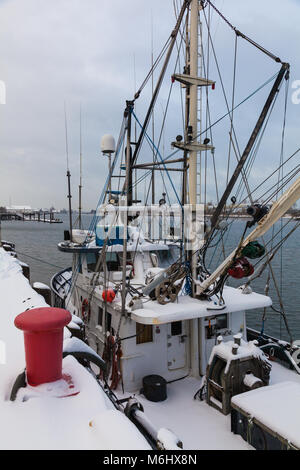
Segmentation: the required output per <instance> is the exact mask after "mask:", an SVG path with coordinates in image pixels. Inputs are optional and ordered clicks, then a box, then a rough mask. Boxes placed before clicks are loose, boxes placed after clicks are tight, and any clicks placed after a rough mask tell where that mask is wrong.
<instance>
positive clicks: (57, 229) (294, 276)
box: [2, 214, 300, 339]
mask: <svg viewBox="0 0 300 470" xmlns="http://www.w3.org/2000/svg"><path fill="white" fill-rule="evenodd" d="M59 218H61V219H62V220H63V223H62V224H52V225H50V224H44V223H38V222H21V221H12V222H2V239H4V240H5V239H6V240H8V241H11V242H13V243H15V244H16V251H17V253H18V257H19V259H20V260H22V261H24V262H26V263H28V264H29V266H30V271H31V281H32V282H34V281H41V282H44V283H46V284H48V285H49V283H50V279H51V277H52V276H53V274H55V273H56V272H57V271H59V270H60V269H63V268H65V267H67V266H71V256H70V255H68V254H66V253H62V252H59V251H58V249H57V243H58V242H60V241H62V240H63V234H64V230H67V229H68V216H67V215H64V214H62V215H59ZM91 220H92V215H84V216H83V223H84V228H89V225H90V222H91ZM286 222H287V219H283V221H282V222H279V223H278V224H276V227H275V233H276V232H277V231H278V230H279V229H280V228H281V223H282V224H283V225H284V224H285V223H286ZM294 224H295V222H294V221H291V222H290V223H289V224H288V226H287V227H286V228H285V229H284V230H283V233H284V234H285V233H287V232H288V231H289V230H290V229H291V228H292V227H293V225H294ZM244 226H245V222H244V221H242V220H237V221H235V222H234V223H233V224H232V225H231V227H230V230H228V232H227V233H226V235H225V237H224V241H225V248H226V254H229V252H231V251H232V249H234V248H235V247H236V246H237V243H238V242H239V240H240V237H241V234H242V231H243V228H244ZM269 238H270V235H269V236H266V237H265V241H267V240H268V239H269ZM276 240H278V241H279V238H277V239H276ZM275 244H276V241H275ZM212 253H214V257H213V260H212V262H211V264H210V258H211V254H212ZM220 256H221V254H220V250H219V249H214V248H212V249H211V250H210V251H209V253H208V256H207V267H210V269H212V268H213V266H214V265H216V264H217V263H218V261H219V260H221V258H220ZM33 258H34V259H33ZM47 263H50V264H47ZM209 264H210V266H209ZM272 266H273V270H274V273H275V276H276V279H277V281H278V287H279V290H280V292H281V294H282V298H283V302H284V307H285V311H286V313H287V317H288V322H289V325H290V329H291V330H292V333H293V336H294V339H300V232H299V229H297V230H296V231H295V232H294V233H293V234H292V235H291V236H290V238H289V239H288V240H287V242H286V243H285V244H284V248H283V250H282V253H280V252H279V253H278V254H277V255H276V257H275V259H273V261H272ZM267 272H268V271H267V270H266V271H265V273H264V274H263V275H262V277H260V278H259V279H257V280H255V281H254V282H253V284H252V286H253V287H254V288H255V290H256V291H257V292H260V293H264V288H265V283H266V278H267ZM230 284H231V285H240V284H241V281H239V282H236V281H230ZM270 295H271V297H272V299H273V305H274V307H275V308H276V309H278V310H279V302H278V298H277V294H276V291H275V289H274V284H273V282H272V281H271V284H270ZM261 315H262V312H261V311H258V312H257V311H252V312H251V313H248V318H247V321H248V325H249V326H251V327H253V328H256V329H259V330H260V328H261ZM265 331H266V332H267V333H269V334H273V335H275V336H276V337H281V338H282V339H288V336H287V334H286V330H285V326H284V324H283V321H282V320H281V316H280V315H278V314H276V313H275V312H273V311H272V310H271V309H268V310H267V320H266V325H265Z"/></svg>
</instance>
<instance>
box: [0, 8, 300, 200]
mask: <svg viewBox="0 0 300 470" xmlns="http://www.w3.org/2000/svg"><path fill="white" fill-rule="evenodd" d="M215 4H216V6H218V7H219V8H220V9H221V11H222V12H224V14H225V15H226V16H228V18H229V19H230V21H231V22H232V23H233V24H234V25H236V26H237V27H238V28H239V29H240V30H241V31H243V32H244V33H245V34H247V35H249V36H250V37H252V38H253V39H255V40H256V41H257V42H259V43H261V44H263V45H264V46H265V47H266V48H267V49H269V50H271V51H274V53H276V54H278V55H279V56H281V58H282V59H284V60H287V61H289V62H290V63H291V65H292V73H291V83H292V81H293V80H297V79H300V61H299V57H298V56H299V43H300V28H299V19H300V2H299V1H297V0H285V1H284V2H282V1H279V0H264V1H263V2H262V1H261V0H253V1H251V2H246V1H242V0H226V1H225V0H215ZM151 16H152V18H153V35H154V40H153V42H154V53H155V54H156V53H158V52H159V50H160V47H161V46H162V45H163V43H164V42H165V40H166V39H167V37H168V36H169V34H170V31H171V29H172V27H173V26H174V12H173V1H172V0H151V1H145V0H127V1H126V2H125V1H124V0H122V1H121V0H51V1H46V0H26V1H24V0H2V1H1V0H0V18H1V28H0V80H3V81H4V82H5V84H6V91H7V96H6V105H1V106H0V169H1V171H0V205H7V204H8V203H9V199H10V198H11V201H12V204H29V205H31V206H33V207H49V206H50V205H52V204H53V205H54V206H55V207H58V208H62V207H66V206H67V202H66V176H65V174H66V156H65V124H64V101H65V102H66V105H67V113H68V132H69V156H70V167H71V168H70V169H71V173H72V187H73V192H74V198H73V201H74V205H75V206H76V205H77V201H76V197H75V195H76V192H77V186H78V179H79V175H78V169H79V107H80V103H81V104H82V108H83V154H84V193H83V201H84V202H83V205H84V208H85V209H91V208H93V207H95V204H96V202H97V200H98V197H99V194H100V192H101V189H102V185H103V182H104V175H105V172H106V168H107V162H106V161H105V160H104V159H103V157H102V156H101V155H100V139H101V136H102V135H103V134H106V133H112V134H114V135H115V137H117V135H118V131H119V127H120V124H121V120H122V113H123V109H124V105H125V100H126V99H130V98H132V95H133V91H134V62H135V64H136V67H135V75H136V83H137V85H139V84H140V83H141V82H142V80H143V78H144V76H145V75H146V73H147V72H148V70H149V66H150V60H151ZM213 19H214V20H216V23H215V24H214V26H213V29H212V35H213V38H214V42H215V46H216V51H217V55H218V58H219V60H220V65H221V67H222V70H223V72H224V84H225V86H226V89H227V91H228V97H229V99H230V100H231V87H232V82H231V80H232V62H233V44H234V36H233V35H232V33H231V32H230V31H229V30H228V28H227V26H226V25H224V23H223V22H222V21H221V20H219V19H218V18H216V17H214V18H213ZM278 70H279V67H278V64H275V63H273V62H272V61H271V60H270V59H268V58H266V57H265V56H263V55H262V54H261V53H258V52H257V51H254V50H252V49H251V47H250V46H248V45H246V44H242V43H241V46H239V54H238V76H237V79H238V83H239V85H238V86H237V90H236V100H237V102H238V101H239V100H240V99H242V98H244V97H245V96H247V94H249V93H250V92H251V91H253V90H254V89H255V88H257V87H258V86H259V85H261V84H262V83H263V82H264V81H265V80H267V79H268V78H270V77H271V76H272V75H274V74H275V73H276V71H278ZM168 73H169V75H171V73H172V71H169V72H168ZM216 74H217V72H216V68H215V67H214V66H212V68H211V77H210V78H212V79H215V80H216V81H217V89H216V94H215V95H214V96H212V118H213V120H215V119H216V118H217V117H218V116H220V115H222V114H223V113H224V112H225V106H224V100H223V98H222V96H221V92H220V90H221V86H220V83H219V80H218V77H217V76H216ZM169 83H170V82H169V80H168V81H167V84H166V85H165V87H164V88H163V92H162V97H161V98H160V99H159V100H158V103H157V107H156V108H157V114H158V118H157V122H158V123H159V120H160V119H161V115H162V108H163V106H164V104H165V102H166V98H167V92H168V89H169ZM267 91H268V89H266V90H265V91H264V90H263V92H261V94H260V95H258V97H257V100H254V101H253V102H252V103H251V104H250V103H249V106H248V107H247V108H243V109H242V110H241V111H239V112H237V126H239V129H237V130H238V131H239V135H240V144H241V149H242V147H243V144H244V143H245V142H246V140H247V136H249V132H250V130H251V126H253V124H254V122H255V119H256V118H257V115H258V112H259V110H260V108H261V107H262V105H263V102H264V99H265V97H266V93H267ZM149 93H150V90H146V92H145V97H144V98H143V97H142V98H141V99H140V100H139V101H138V102H137V111H136V112H137V114H138V115H139V117H140V118H141V119H142V117H143V110H144V109H145V103H146V101H147V98H149ZM289 93H290V95H291V93H292V90H291V89H290V90H289ZM283 104H284V103H283V100H282V102H280V100H279V105H280V106H281V108H280V106H279V108H280V109H279V110H278V113H277V114H275V119H274V121H273V122H272V123H271V130H270V133H269V136H268V135H267V136H266V137H269V140H268V142H267V143H266V144H265V154H264V156H265V158H262V159H261V161H260V162H258V164H257V166H256V168H255V169H254V176H255V178H257V177H260V176H261V175H263V174H265V173H266V171H267V170H268V171H269V170H271V167H272V163H273V160H274V159H276V163H277V162H278V155H279V154H278V143H279V144H280V136H281V128H282V127H281V126H282V107H283ZM176 107H177V108H176ZM176 109H177V111H176ZM299 110H300V105H298V106H297V105H294V104H292V103H291V99H290V97H289V120H288V127H287V135H286V137H287V144H286V152H287V154H288V153H289V152H290V153H291V152H292V151H293V150H295V149H296V148H297V147H298V146H299V140H300V139H299V130H298V126H299ZM239 113H240V114H239ZM180 116H181V109H180V90H179V88H178V89H177V91H176V92H175V93H174V104H173V105H172V107H171V108H170V112H169V121H168V126H167V128H166V131H165V134H164V136H163V143H164V146H163V148H162V152H163V150H165V153H164V155H167V154H168V153H170V151H171V148H170V142H171V141H172V140H174V138H175V136H176V135H177V134H178V133H180V132H182V120H181V118H180ZM242 118H243V119H242ZM228 130H229V127H228V122H227V123H226V125H224V127H223V128H222V127H219V129H217V128H216V135H215V144H216V147H217V150H218V153H216V161H217V166H218V170H219V172H220V173H219V174H220V177H221V179H222V177H223V179H224V178H225V169H224V168H223V167H222V162H224V159H225V157H226V158H227V155H226V156H225V154H226V153H227V151H228V144H227V140H226V139H225V137H224V136H226V138H227V136H228ZM220 150H221V151H220ZM148 151H149V149H148ZM146 154H147V150H146V149H145V158H146V159H147V155H146ZM233 158H234V157H233ZM208 177H209V175H208ZM174 181H177V180H176V178H175V179H174ZM178 183H179V181H178ZM220 189H221V188H220ZM208 196H209V197H210V198H212V199H213V198H214V192H213V184H212V182H209V183H208Z"/></svg>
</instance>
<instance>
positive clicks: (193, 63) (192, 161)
mask: <svg viewBox="0 0 300 470" xmlns="http://www.w3.org/2000/svg"><path fill="white" fill-rule="evenodd" d="M190 8H191V10H190V50H189V64H187V65H189V75H190V77H198V47H199V44H198V42H199V36H198V17H199V10H200V9H202V6H201V5H200V4H199V0H192V1H191V7H190ZM187 89H188V93H189V119H188V121H187V122H189V125H188V128H187V129H186V134H187V136H189V135H190V136H191V140H192V141H193V142H195V141H196V139H197V130H198V115H197V114H198V113H197V111H198V109H197V108H198V85H197V83H191V84H190V86H189V87H188V88H187ZM197 153H198V152H197V150H196V149H195V150H192V151H190V152H189V203H190V205H191V206H192V213H193V215H194V212H195V210H196V203H197ZM188 259H189V261H190V266H191V272H192V279H196V270H197V266H196V262H197V257H196V255H195V254H194V255H193V251H190V252H189V253H188ZM194 293H195V289H194V283H193V282H192V296H194ZM190 338H191V341H190V348H191V349H190V351H191V371H192V374H193V376H194V377H197V376H198V375H199V322H198V320H197V319H195V320H191V322H190Z"/></svg>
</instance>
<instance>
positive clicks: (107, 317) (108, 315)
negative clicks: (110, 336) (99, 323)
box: [106, 312, 111, 332]
mask: <svg viewBox="0 0 300 470" xmlns="http://www.w3.org/2000/svg"><path fill="white" fill-rule="evenodd" d="M110 329H111V313H108V312H106V331H109V332H110Z"/></svg>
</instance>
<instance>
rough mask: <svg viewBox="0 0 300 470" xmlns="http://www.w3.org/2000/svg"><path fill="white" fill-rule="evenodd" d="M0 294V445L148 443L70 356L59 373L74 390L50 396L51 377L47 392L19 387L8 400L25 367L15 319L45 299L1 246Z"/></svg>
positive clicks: (134, 446)
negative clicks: (17, 394)
mask: <svg viewBox="0 0 300 470" xmlns="http://www.w3.org/2000/svg"><path fill="white" fill-rule="evenodd" d="M0 299H1V300H0V317H1V318H0V322H1V329H0V346H1V348H0V354H1V356H0V416H1V422H0V448H1V449H108V450H111V449H149V448H150V447H149V445H148V443H147V442H146V440H145V439H144V437H143V436H142V435H141V434H140V433H139V432H138V431H137V428H136V427H135V426H134V425H133V424H132V423H131V422H130V421H129V420H128V418H126V417H125V416H124V415H123V414H122V413H121V412H119V411H117V410H116V409H115V408H114V406H113V404H112V403H111V402H110V400H109V399H108V397H107V396H106V395H105V393H104V392H103V391H102V389H101V388H100V387H99V385H98V384H97V382H96V381H95V379H94V378H93V377H92V375H91V374H90V373H89V372H88V371H87V370H86V369H85V368H84V367H82V366H81V365H80V364H79V363H78V362H77V361H76V360H75V359H74V358H73V357H70V356H68V357H66V358H65V359H64V360H63V373H64V374H68V375H70V376H71V377H72V380H73V382H74V385H75V389H76V390H80V393H79V394H77V395H75V396H71V397H66V398H55V390H56V387H58V384H57V383H54V384H48V385H46V386H45V387H46V389H47V390H46V391H48V392H49V393H45V394H43V393H41V395H40V396H37V395H38V394H37V393H33V392H32V388H30V387H29V388H28V390H27V389H26V391H24V390H20V397H22V396H23V397H24V395H25V396H26V397H27V401H22V400H21V399H19V400H18V397H17V399H16V401H14V402H11V401H10V400H9V397H10V393H11V389H12V386H13V384H14V382H15V379H16V378H17V376H18V375H19V374H20V373H21V372H22V371H23V370H24V368H25V355H24V343H23V334H22V332H21V331H20V330H18V329H17V328H16V327H15V326H14V319H15V317H16V316H17V315H18V314H19V313H21V312H23V311H25V310H26V309H28V308H34V307H46V306H47V304H46V303H45V300H44V299H43V297H42V296H40V295H39V294H37V293H36V292H35V291H34V290H33V289H32V288H31V286H30V284H29V282H28V280H27V279H25V277H24V276H23V274H22V269H21V266H20V264H19V263H18V261H17V260H16V259H14V258H12V257H11V256H10V255H9V254H8V253H6V252H5V251H4V250H3V249H2V248H0ZM66 336H68V335H66ZM50 388H51V389H52V390H54V396H51V393H50V392H51V391H50ZM49 394H50V395H49ZM32 395H34V396H32Z"/></svg>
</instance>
